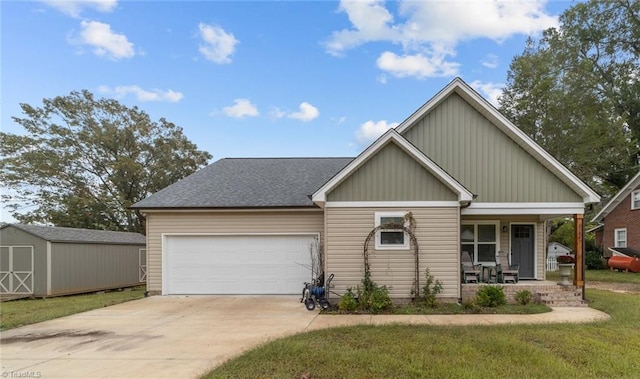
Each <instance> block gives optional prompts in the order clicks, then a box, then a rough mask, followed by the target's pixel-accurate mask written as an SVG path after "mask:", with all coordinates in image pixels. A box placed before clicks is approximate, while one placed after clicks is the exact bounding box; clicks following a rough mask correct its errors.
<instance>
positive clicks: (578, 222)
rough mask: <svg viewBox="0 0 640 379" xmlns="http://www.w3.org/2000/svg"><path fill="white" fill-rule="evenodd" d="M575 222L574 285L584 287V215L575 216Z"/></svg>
mask: <svg viewBox="0 0 640 379" xmlns="http://www.w3.org/2000/svg"><path fill="white" fill-rule="evenodd" d="M573 221H574V223H573V224H574V228H575V233H574V236H575V238H574V245H573V246H574V248H575V249H574V251H575V252H576V264H575V268H574V270H575V271H574V273H573V285H575V286H578V287H582V285H583V284H584V277H583V273H584V269H583V266H584V265H583V262H584V233H583V230H584V215H582V214H574V215H573Z"/></svg>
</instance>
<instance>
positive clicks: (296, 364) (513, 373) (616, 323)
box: [205, 290, 640, 379]
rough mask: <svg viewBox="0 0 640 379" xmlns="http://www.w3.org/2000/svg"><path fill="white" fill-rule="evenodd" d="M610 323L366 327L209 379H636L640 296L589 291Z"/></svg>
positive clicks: (264, 354) (308, 336) (276, 345)
mask: <svg viewBox="0 0 640 379" xmlns="http://www.w3.org/2000/svg"><path fill="white" fill-rule="evenodd" d="M587 296H588V298H589V299H591V300H592V303H591V306H592V307H594V308H597V309H601V310H603V311H605V312H607V313H609V314H611V316H612V319H611V320H610V321H606V322H597V323H591V324H566V323H565V324H540V325H493V326H466V327H463V326H451V327H442V326H429V325H422V326H416V325H411V326H409V325H387V326H372V325H362V326H355V327H343V328H335V329H327V330H319V331H314V332H309V333H302V334H298V335H295V336H292V337H288V338H284V339H280V340H277V341H273V342H270V343H267V344H265V345H263V346H261V347H258V348H256V349H253V350H251V351H249V352H247V353H245V354H243V355H242V356H240V357H238V358H236V359H233V360H231V361H229V362H227V363H226V364H224V365H223V366H221V367H219V368H217V369H216V370H214V371H212V372H211V373H210V374H208V375H206V376H205V377H206V378H255V377H261V378H300V377H302V376H303V375H307V376H308V377H309V378H314V379H317V378H387V377H402V378H424V377H432V378H494V377H496V376H501V377H508V378H516V377H523V376H524V377H527V378H544V379H546V378H548V377H550V376H551V377H557V378H612V377H615V378H637V377H638V372H639V371H638V370H640V355H639V354H638V351H640V328H638V327H637V320H638V319H640V296H637V295H629V294H619V293H612V292H608V291H598V290H588V291H587Z"/></svg>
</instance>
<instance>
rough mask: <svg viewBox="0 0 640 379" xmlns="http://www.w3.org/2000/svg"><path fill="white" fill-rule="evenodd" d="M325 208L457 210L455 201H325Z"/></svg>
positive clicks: (458, 204)
mask: <svg viewBox="0 0 640 379" xmlns="http://www.w3.org/2000/svg"><path fill="white" fill-rule="evenodd" d="M324 205H325V207H327V208H458V207H460V203H458V202H457V201H327V202H326V203H325V204H324Z"/></svg>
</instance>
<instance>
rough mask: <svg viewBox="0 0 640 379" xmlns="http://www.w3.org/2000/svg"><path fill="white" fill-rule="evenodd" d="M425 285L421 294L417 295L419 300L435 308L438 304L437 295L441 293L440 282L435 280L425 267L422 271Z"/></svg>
mask: <svg viewBox="0 0 640 379" xmlns="http://www.w3.org/2000/svg"><path fill="white" fill-rule="evenodd" d="M424 277H425V280H426V282H425V285H424V287H422V296H419V297H418V298H419V300H420V301H421V302H422V303H423V304H424V305H426V306H428V307H431V308H435V307H437V306H438V300H437V296H438V294H440V293H442V282H441V281H439V280H436V279H435V278H434V276H433V275H431V273H430V272H429V269H428V268H427V269H426V270H425V272H424Z"/></svg>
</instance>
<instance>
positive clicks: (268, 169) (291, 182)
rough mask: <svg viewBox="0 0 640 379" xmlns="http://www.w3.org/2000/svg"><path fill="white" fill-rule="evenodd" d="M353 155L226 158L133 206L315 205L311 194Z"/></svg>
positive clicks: (149, 207) (225, 206)
mask: <svg viewBox="0 0 640 379" xmlns="http://www.w3.org/2000/svg"><path fill="white" fill-rule="evenodd" d="M352 160H353V158H226V159H221V160H219V161H216V162H214V163H212V164H210V165H209V166H207V167H205V168H203V169H201V170H199V171H197V172H195V173H194V174H192V175H189V176H188V177H186V178H184V179H182V180H180V181H178V182H176V183H174V184H172V185H170V186H168V187H166V188H164V189H162V190H160V191H158V192H156V193H155V194H153V195H151V196H149V197H147V198H146V199H144V200H142V201H139V202H138V203H136V204H134V205H133V208H140V209H145V208H147V209H151V208H257V207H312V206H314V205H313V202H312V201H311V199H310V198H309V197H310V196H311V195H312V194H313V193H314V192H315V191H316V190H317V189H318V188H320V187H321V186H322V185H323V184H324V183H325V182H327V181H328V180H329V179H331V178H332V177H333V176H334V175H335V174H336V173H338V171H340V170H341V169H342V168H344V167H345V166H346V165H347V164H348V163H349V162H351V161H352Z"/></svg>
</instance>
